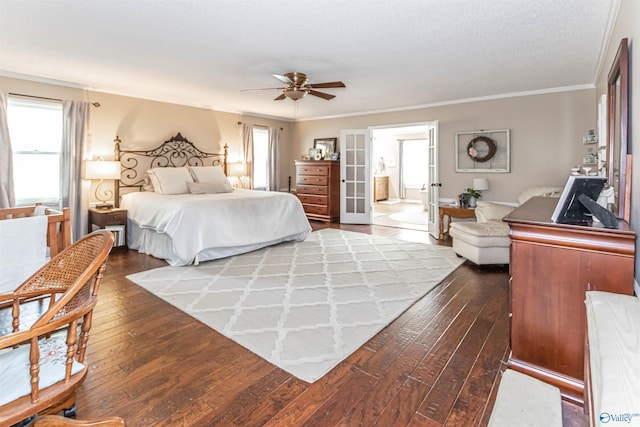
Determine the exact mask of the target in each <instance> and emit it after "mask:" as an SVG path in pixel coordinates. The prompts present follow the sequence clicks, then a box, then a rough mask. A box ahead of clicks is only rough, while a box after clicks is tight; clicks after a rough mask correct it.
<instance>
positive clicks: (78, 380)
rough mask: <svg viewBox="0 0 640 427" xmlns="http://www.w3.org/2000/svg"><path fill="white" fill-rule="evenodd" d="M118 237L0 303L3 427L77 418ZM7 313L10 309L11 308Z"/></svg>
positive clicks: (71, 250) (82, 249) (100, 234)
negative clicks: (60, 415)
mask: <svg viewBox="0 0 640 427" xmlns="http://www.w3.org/2000/svg"><path fill="white" fill-rule="evenodd" d="M112 246H113V235H112V234H111V232H109V231H106V230H98V231H95V232H93V233H91V234H89V235H88V236H85V237H84V238H82V239H80V240H79V241H78V242H76V243H75V244H73V245H72V246H70V247H68V248H67V249H65V250H63V251H62V252H61V253H59V254H58V255H57V256H56V257H54V258H53V259H52V260H51V261H49V262H48V263H47V264H45V266H44V267H42V268H41V269H40V270H38V271H37V272H36V273H34V274H33V275H32V276H31V277H30V278H29V279H27V280H26V281H25V282H24V283H22V284H21V285H20V286H18V288H17V289H16V290H15V291H13V292H11V293H7V294H2V295H0V306H2V307H5V308H4V309H2V310H0V366H2V368H3V373H2V375H1V376H0V425H12V424H15V423H17V422H19V421H21V420H24V419H26V418H28V417H30V416H33V415H35V414H54V413H57V412H59V411H61V410H71V412H70V413H67V415H72V414H73V413H74V412H75V390H76V389H77V388H78V387H79V386H80V384H82V381H83V380H84V378H85V377H86V375H87V371H88V366H87V363H85V360H84V359H85V353H86V349H87V342H88V340H89V330H90V329H91V321H92V315H93V308H94V307H95V305H96V302H97V297H98V288H99V285H100V280H101V278H102V275H103V273H104V269H105V267H106V260H107V258H108V256H109V252H110V250H111V247H112ZM7 305H8V306H7Z"/></svg>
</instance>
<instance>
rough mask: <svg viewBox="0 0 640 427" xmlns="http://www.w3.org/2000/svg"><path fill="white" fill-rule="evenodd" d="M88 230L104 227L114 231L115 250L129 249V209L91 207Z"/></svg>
mask: <svg viewBox="0 0 640 427" xmlns="http://www.w3.org/2000/svg"><path fill="white" fill-rule="evenodd" d="M88 224H89V226H88V229H89V230H88V231H89V233H91V232H92V231H95V230H97V229H100V228H104V229H106V230H109V231H111V232H112V233H113V250H117V249H127V211H126V210H124V209H95V208H91V209H89V221H88Z"/></svg>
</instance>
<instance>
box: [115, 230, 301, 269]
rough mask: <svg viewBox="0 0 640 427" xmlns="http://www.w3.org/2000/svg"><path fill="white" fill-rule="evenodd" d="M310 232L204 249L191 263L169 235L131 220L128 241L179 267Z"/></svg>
mask: <svg viewBox="0 0 640 427" xmlns="http://www.w3.org/2000/svg"><path fill="white" fill-rule="evenodd" d="M309 232H310V231H305V232H302V233H297V234H292V235H290V236H285V237H283V238H281V239H277V240H273V241H269V242H262V243H256V244H253V245H247V246H234V247H225V248H208V249H203V250H202V251H200V252H198V253H197V254H196V256H195V258H194V259H193V260H192V262H191V263H185V262H184V261H183V260H181V259H180V258H179V257H178V256H177V255H176V254H175V252H174V251H173V243H172V242H171V238H170V237H169V236H168V235H166V234H163V233H158V232H156V231H154V230H151V229H148V228H140V227H138V226H137V225H136V224H134V223H132V222H131V221H129V223H128V235H127V242H128V245H129V249H134V250H137V251H138V252H141V253H144V254H147V255H152V256H154V257H156V258H162V259H164V260H166V261H167V262H168V263H169V265H172V266H174V267H177V266H181V265H188V264H196V265H197V264H198V263H200V262H203V261H209V260H212V259H218V258H225V257H228V256H232V255H238V254H243V253H246V252H251V251H255V250H256V249H260V248H264V247H266V246H271V245H275V244H277V243H280V242H286V241H290V240H297V241H302V240H304V239H306V238H307V236H308V235H309Z"/></svg>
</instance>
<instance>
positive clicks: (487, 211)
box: [476, 201, 515, 231]
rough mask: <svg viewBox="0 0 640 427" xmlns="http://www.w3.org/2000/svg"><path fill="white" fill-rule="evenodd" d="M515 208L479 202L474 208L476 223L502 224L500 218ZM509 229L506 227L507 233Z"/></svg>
mask: <svg viewBox="0 0 640 427" xmlns="http://www.w3.org/2000/svg"><path fill="white" fill-rule="evenodd" d="M514 209H515V207H513V206H508V205H502V204H500V203H493V202H482V201H479V202H478V204H477V207H476V220H477V221H478V222H487V221H491V220H497V221H500V222H502V218H504V217H505V216H507V215H509V214H510V213H511V211H513V210H514ZM508 230H509V227H508V226H507V231H508Z"/></svg>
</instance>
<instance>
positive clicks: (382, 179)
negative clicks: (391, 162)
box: [373, 175, 389, 202]
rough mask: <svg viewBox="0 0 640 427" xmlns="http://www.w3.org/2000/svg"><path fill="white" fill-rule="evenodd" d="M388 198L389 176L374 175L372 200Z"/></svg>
mask: <svg viewBox="0 0 640 427" xmlns="http://www.w3.org/2000/svg"><path fill="white" fill-rule="evenodd" d="M388 199H389V176H388V175H375V176H374V177H373V201H374V202H377V201H378V200H388Z"/></svg>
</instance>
